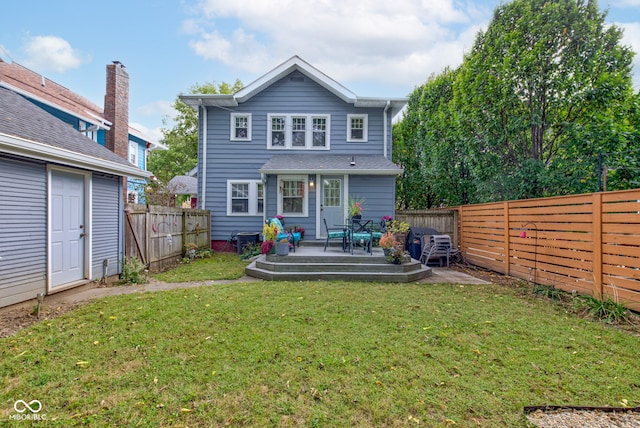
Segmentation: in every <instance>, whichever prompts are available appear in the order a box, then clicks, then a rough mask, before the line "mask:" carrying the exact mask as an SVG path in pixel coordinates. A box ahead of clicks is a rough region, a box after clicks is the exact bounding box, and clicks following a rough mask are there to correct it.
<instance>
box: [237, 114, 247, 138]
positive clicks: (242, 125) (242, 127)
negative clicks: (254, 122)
mask: <svg viewBox="0 0 640 428" xmlns="http://www.w3.org/2000/svg"><path fill="white" fill-rule="evenodd" d="M235 128H236V138H247V136H248V132H247V130H248V129H249V123H248V120H247V117H246V116H236V127H235Z"/></svg>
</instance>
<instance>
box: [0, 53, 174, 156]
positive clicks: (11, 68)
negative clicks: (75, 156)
mask: <svg viewBox="0 0 640 428" xmlns="http://www.w3.org/2000/svg"><path fill="white" fill-rule="evenodd" d="M0 87H3V88H6V89H10V90H12V91H13V92H16V93H18V94H21V95H23V96H25V97H27V98H30V99H33V100H35V101H38V102H41V103H43V104H46V105H49V106H51V107H53V108H55V109H57V110H60V111H63V112H65V113H68V114H70V115H72V116H75V117H77V118H78V119H80V120H82V121H84V122H86V123H87V126H89V125H96V126H98V127H99V128H102V129H105V130H109V129H111V125H113V124H112V123H111V122H110V121H108V120H107V119H106V118H105V117H104V109H103V108H102V107H100V106H98V105H96V104H94V103H92V102H91V101H89V100H88V99H86V98H84V97H82V96H80V95H78V94H76V93H75V92H73V91H71V90H69V89H67V88H65V87H64V86H62V85H60V84H58V83H56V82H54V81H53V80H50V79H47V78H46V77H44V76H42V75H40V74H38V73H36V72H35V71H32V70H29V69H28V68H26V67H24V66H22V65H20V64H18V63H16V62H11V63H8V62H5V61H3V60H2V58H0ZM129 134H131V135H135V136H136V137H138V138H140V139H142V140H144V141H147V142H149V143H151V144H152V145H153V146H155V147H157V148H165V149H166V147H165V146H163V145H162V144H160V143H158V142H153V141H150V139H149V137H147V136H145V135H144V134H142V132H140V131H139V130H137V129H135V128H133V127H131V126H129Z"/></svg>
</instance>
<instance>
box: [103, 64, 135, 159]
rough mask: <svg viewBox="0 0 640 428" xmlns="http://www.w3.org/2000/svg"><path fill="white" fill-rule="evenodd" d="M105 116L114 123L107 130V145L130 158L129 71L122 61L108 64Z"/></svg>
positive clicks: (113, 150) (119, 154)
mask: <svg viewBox="0 0 640 428" xmlns="http://www.w3.org/2000/svg"><path fill="white" fill-rule="evenodd" d="M104 117H105V119H107V120H108V121H109V122H111V123H112V125H111V129H110V130H109V131H107V135H106V147H107V148H108V149H109V150H111V151H112V152H114V153H115V154H117V155H118V156H121V157H123V158H124V159H127V160H129V73H127V72H126V71H125V67H124V65H122V64H121V63H120V61H113V64H108V65H107V91H106V95H105V97H104Z"/></svg>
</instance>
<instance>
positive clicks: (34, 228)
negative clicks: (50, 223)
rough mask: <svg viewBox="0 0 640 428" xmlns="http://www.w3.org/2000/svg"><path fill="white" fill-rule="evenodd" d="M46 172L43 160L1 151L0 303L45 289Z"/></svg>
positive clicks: (28, 295) (9, 301)
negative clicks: (13, 155) (9, 154)
mask: <svg viewBox="0 0 640 428" xmlns="http://www.w3.org/2000/svg"><path fill="white" fill-rule="evenodd" d="M46 176H47V175H46V167H45V165H44V164H43V163H38V162H33V161H29V162H24V161H22V160H17V159H12V158H9V157H4V156H2V155H0V257H2V259H0V307H3V306H7V305H12V304H14V303H19V302H23V301H25V300H29V299H33V298H35V297H36V294H37V293H40V292H45V291H46V266H47V251H46V249H47V242H46V239H47V233H46V226H47V191H46V189H47V183H46Z"/></svg>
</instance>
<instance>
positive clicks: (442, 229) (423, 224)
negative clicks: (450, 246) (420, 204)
mask: <svg viewBox="0 0 640 428" xmlns="http://www.w3.org/2000/svg"><path fill="white" fill-rule="evenodd" d="M395 218H396V220H400V221H404V222H407V223H409V225H410V226H411V227H416V228H427V227H428V228H431V229H435V230H437V231H438V232H439V233H440V234H442V235H449V236H450V237H451V242H458V211H457V210H450V209H438V210H403V211H396V213H395Z"/></svg>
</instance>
